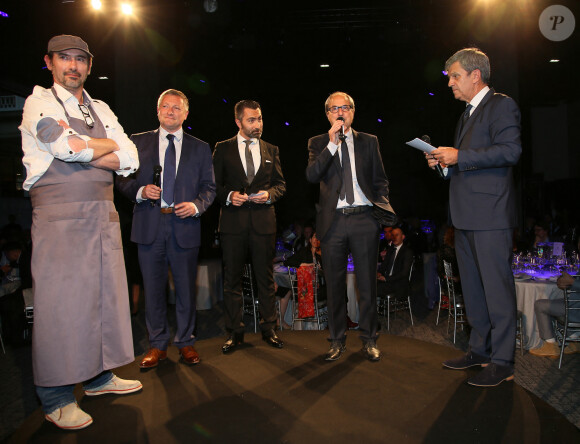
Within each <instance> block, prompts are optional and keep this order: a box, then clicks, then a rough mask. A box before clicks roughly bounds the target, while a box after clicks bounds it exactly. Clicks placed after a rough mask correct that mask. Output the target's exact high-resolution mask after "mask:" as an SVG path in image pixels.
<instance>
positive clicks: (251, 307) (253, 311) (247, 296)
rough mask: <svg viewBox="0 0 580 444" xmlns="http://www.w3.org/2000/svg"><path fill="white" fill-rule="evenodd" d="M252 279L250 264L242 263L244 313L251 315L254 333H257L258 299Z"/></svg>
mask: <svg viewBox="0 0 580 444" xmlns="http://www.w3.org/2000/svg"><path fill="white" fill-rule="evenodd" d="M254 279H255V278H254V274H253V273H252V264H244V271H243V273H242V298H243V300H244V314H247V315H250V316H253V318H254V333H257V332H258V313H259V307H258V304H259V301H258V299H256V296H255V292H254V283H255V281H254Z"/></svg>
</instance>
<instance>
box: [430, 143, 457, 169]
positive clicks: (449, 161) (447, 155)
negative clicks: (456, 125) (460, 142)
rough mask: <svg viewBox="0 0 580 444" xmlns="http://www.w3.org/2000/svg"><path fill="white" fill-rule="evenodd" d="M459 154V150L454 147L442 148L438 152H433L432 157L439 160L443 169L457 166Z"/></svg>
mask: <svg viewBox="0 0 580 444" xmlns="http://www.w3.org/2000/svg"><path fill="white" fill-rule="evenodd" d="M457 153H458V150H457V149H455V148H453V147H450V146H440V147H439V148H437V149H436V150H433V151H431V156H432V157H433V158H434V159H435V160H437V161H438V162H439V164H440V165H441V166H442V167H443V168H445V167H447V166H450V165H456V164H457ZM433 165H434V164H433ZM429 166H431V163H429ZM433 168H434V166H433Z"/></svg>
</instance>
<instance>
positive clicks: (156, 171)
mask: <svg viewBox="0 0 580 444" xmlns="http://www.w3.org/2000/svg"><path fill="white" fill-rule="evenodd" d="M162 170H163V168H161V165H155V166H154V167H153V185H155V186H158V187H160V186H161V171H162ZM151 206H152V207H154V206H155V201H154V200H152V201H151Z"/></svg>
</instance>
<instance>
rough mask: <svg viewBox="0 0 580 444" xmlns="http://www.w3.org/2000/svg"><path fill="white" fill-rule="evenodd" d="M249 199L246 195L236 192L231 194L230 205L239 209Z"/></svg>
mask: <svg viewBox="0 0 580 444" xmlns="http://www.w3.org/2000/svg"><path fill="white" fill-rule="evenodd" d="M249 199H250V198H249V197H248V195H247V194H246V193H244V194H241V193H239V192H238V191H234V192H233V193H232V205H234V206H236V207H239V206H242V205H243V204H244V203H246V202H247V201H248V200H249Z"/></svg>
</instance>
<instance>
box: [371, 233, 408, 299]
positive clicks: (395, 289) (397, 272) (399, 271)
mask: <svg viewBox="0 0 580 444" xmlns="http://www.w3.org/2000/svg"><path fill="white" fill-rule="evenodd" d="M391 236H392V240H393V244H392V245H391V246H390V247H389V249H388V250H387V255H386V257H385V260H384V261H383V262H382V263H381V265H380V266H379V270H378V273H377V280H378V281H379V282H378V283H377V295H378V296H380V297H384V296H385V295H387V294H392V295H395V297H396V298H400V297H403V296H405V291H406V290H407V288H408V287H409V272H410V271H411V265H412V264H413V251H412V250H411V248H409V247H408V246H407V245H405V244H403V241H404V240H405V235H404V234H403V230H401V229H400V228H394V229H393V231H392V234H391Z"/></svg>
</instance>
